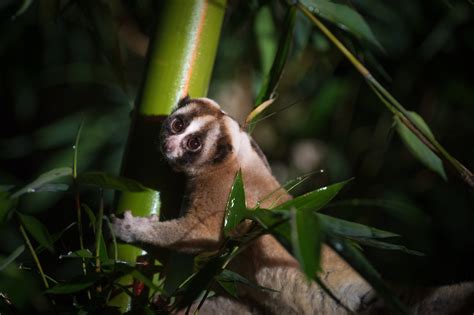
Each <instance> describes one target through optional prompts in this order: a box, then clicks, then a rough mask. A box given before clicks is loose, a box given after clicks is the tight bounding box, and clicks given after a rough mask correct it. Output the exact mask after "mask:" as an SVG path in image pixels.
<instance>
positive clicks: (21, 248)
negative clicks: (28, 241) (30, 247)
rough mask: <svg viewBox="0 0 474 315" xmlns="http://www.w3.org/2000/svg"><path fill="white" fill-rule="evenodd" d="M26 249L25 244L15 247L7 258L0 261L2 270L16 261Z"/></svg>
mask: <svg viewBox="0 0 474 315" xmlns="http://www.w3.org/2000/svg"><path fill="white" fill-rule="evenodd" d="M24 251H25V245H20V246H18V247H17V249H15V250H14V251H13V252H12V253H11V254H10V255H8V257H7V258H5V259H3V260H2V261H1V262H0V271H2V270H3V269H5V268H6V267H8V265H10V264H11V263H12V262H14V261H15V259H17V258H18V257H19V256H20V255H21V254H22V253H23V252H24Z"/></svg>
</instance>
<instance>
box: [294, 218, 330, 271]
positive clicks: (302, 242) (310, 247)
mask: <svg viewBox="0 0 474 315" xmlns="http://www.w3.org/2000/svg"><path fill="white" fill-rule="evenodd" d="M291 212H292V220H291V225H292V229H291V234H292V235H291V236H292V237H291V241H292V245H293V249H294V251H295V256H296V258H297V259H298V261H299V262H300V264H301V268H302V269H303V272H304V273H305V274H306V276H307V277H308V279H313V278H314V276H315V275H316V271H318V269H319V262H320V258H321V243H322V237H323V236H322V235H323V234H322V226H321V222H320V221H319V218H318V217H317V216H316V215H315V214H314V213H313V212H312V211H311V210H309V209H303V210H295V209H293V210H292V211H291Z"/></svg>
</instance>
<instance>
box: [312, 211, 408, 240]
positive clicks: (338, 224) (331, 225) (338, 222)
mask: <svg viewBox="0 0 474 315" xmlns="http://www.w3.org/2000/svg"><path fill="white" fill-rule="evenodd" d="M316 215H317V216H318V217H319V219H320V222H321V225H322V226H323V228H324V229H325V230H326V231H328V232H331V233H334V234H338V235H340V236H346V237H364V238H386V237H396V236H399V235H398V234H395V233H392V232H388V231H384V230H379V229H376V228H373V227H370V226H367V225H363V224H360V223H355V222H350V221H346V220H342V219H338V218H334V217H331V216H328V215H325V214H321V213H317V214H316Z"/></svg>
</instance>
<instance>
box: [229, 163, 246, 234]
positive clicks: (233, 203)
mask: <svg viewBox="0 0 474 315" xmlns="http://www.w3.org/2000/svg"><path fill="white" fill-rule="evenodd" d="M247 213H248V210H247V207H246V205H245V190H244V182H243V179H242V171H241V170H239V171H238V172H237V174H236V175H235V178H234V182H233V184H232V187H231V189H230V194H229V199H228V200H227V204H226V207H225V216H224V235H226V236H227V235H228V234H229V232H230V231H231V230H232V229H234V228H235V227H236V226H237V225H238V224H239V223H240V222H241V221H242V220H243V219H244V218H245V217H246V215H247Z"/></svg>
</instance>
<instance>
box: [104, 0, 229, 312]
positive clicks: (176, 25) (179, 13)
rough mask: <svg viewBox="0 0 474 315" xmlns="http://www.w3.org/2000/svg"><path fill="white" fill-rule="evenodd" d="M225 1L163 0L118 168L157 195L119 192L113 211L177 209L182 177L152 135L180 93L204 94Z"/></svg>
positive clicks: (128, 252) (166, 212)
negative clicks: (166, 159) (174, 170)
mask: <svg viewBox="0 0 474 315" xmlns="http://www.w3.org/2000/svg"><path fill="white" fill-rule="evenodd" d="M225 6H226V0H167V1H165V2H164V3H163V5H162V7H161V10H160V13H159V16H158V20H157V22H158V23H157V25H156V27H155V31H154V33H153V36H152V38H151V41H150V47H149V49H148V54H147V67H146V70H145V74H144V78H143V82H142V85H141V88H140V92H139V94H138V98H137V104H136V108H135V110H134V113H133V118H132V126H131V129H130V133H129V137H128V143H127V147H126V150H125V154H124V158H123V163H122V172H121V173H122V175H124V176H127V177H130V178H132V179H135V180H138V181H140V182H141V183H143V184H144V185H146V186H148V187H151V188H154V189H155V190H157V191H159V192H160V195H159V196H158V195H157V194H156V193H150V192H145V193H122V194H121V195H120V197H119V198H118V204H117V213H121V212H123V211H125V210H127V209H130V210H132V213H133V214H134V215H139V216H147V215H151V214H160V216H161V217H162V218H163V217H165V218H166V219H169V218H172V217H176V216H177V215H178V214H179V211H180V206H181V198H182V195H183V193H184V179H183V177H182V176H180V175H178V174H176V173H174V172H173V171H172V170H171V169H170V167H169V166H168V165H167V164H166V163H165V162H164V161H163V158H162V156H161V154H160V152H159V149H158V148H157V145H156V144H157V140H158V134H159V130H160V128H161V123H162V121H163V120H164V118H165V117H166V115H168V114H169V113H170V112H171V110H172V109H173V107H174V106H175V105H176V104H177V102H178V101H179V99H180V98H182V97H184V96H186V95H188V94H189V95H190V96H191V97H201V96H205V95H206V94H207V88H208V84H209V81H210V77H211V73H212V68H213V64H214V59H215V55H216V51H217V45H218V40H219V35H220V29H221V25H222V20H223V17H224V12H225ZM141 254H143V251H142V250H141V249H138V248H136V247H133V246H131V245H124V244H119V245H118V259H119V260H127V261H131V262H135V261H136V257H137V256H139V255H141ZM164 259H165V258H163V260H164ZM162 262H163V263H165V261H162ZM175 269H176V268H175ZM130 281H131V279H126V280H124V281H123V282H122V284H124V285H128V284H130ZM112 304H113V305H116V306H120V307H121V308H122V311H126V310H128V309H129V308H130V298H129V297H128V296H126V295H125V294H122V295H120V297H119V298H116V299H114V301H113V303H112Z"/></svg>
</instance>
